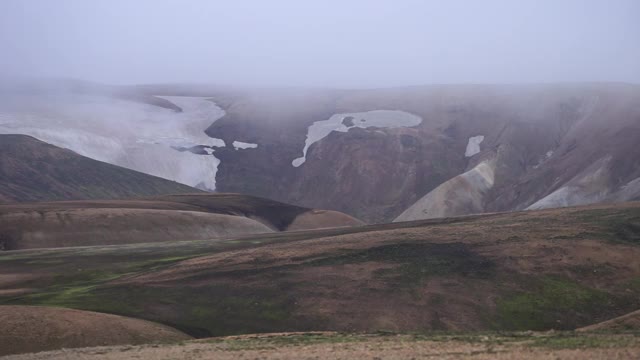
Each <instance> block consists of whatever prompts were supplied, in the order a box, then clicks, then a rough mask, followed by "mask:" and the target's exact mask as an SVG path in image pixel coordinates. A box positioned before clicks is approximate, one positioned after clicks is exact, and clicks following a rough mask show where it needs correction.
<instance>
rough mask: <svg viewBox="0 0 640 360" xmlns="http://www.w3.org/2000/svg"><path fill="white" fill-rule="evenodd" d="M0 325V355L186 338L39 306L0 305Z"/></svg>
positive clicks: (135, 322)
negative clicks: (0, 327)
mask: <svg viewBox="0 0 640 360" xmlns="http://www.w3.org/2000/svg"><path fill="white" fill-rule="evenodd" d="M0 323H2V329H0V356H3V355H8V354H19V353H26V352H40V351H47V350H57V349H69V348H80V347H92V346H106V345H122V344H149V343H154V342H155V343H157V342H176V341H181V340H188V339H189V338H190V337H189V336H188V335H186V334H183V333H181V332H180V331H177V330H175V329H171V328H169V327H167V326H163V325H160V324H154V323H152V322H149V321H144V320H139V319H132V318H125V317H122V316H116V315H109V314H100V313H95V312H90V311H81V310H72V309H63V308H53V307H41V306H0Z"/></svg>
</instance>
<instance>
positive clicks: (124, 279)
mask: <svg viewBox="0 0 640 360" xmlns="http://www.w3.org/2000/svg"><path fill="white" fill-rule="evenodd" d="M639 257H640V203H637V202H634V203H625V204H619V205H608V206H603V205H600V206H591V207H581V208H566V209H554V210H539V211H528V212H519V213H503V214H490V215H478V216H467V217H459V218H447V219H441V220H423V221H415V222H405V223H395V224H387V225H371V226H364V227H352V228H341V229H324V230H314V231H305V232H302V231H299V232H288V233H286V232H285V233H273V234H261V235H257V236H255V235H254V236H246V237H242V238H237V239H232V240H223V241H187V242H173V243H155V244H137V245H127V246H111V247H87V248H67V249H54V250H47V251H43V250H27V251H18V252H7V253H4V254H0V274H2V275H1V276H0V303H4V304H21V305H24V304H31V305H54V306H64V307H70V308H77V309H84V310H93V311H101V312H108V313H115V314H120V315H128V316H136V317H140V318H143V319H147V320H152V321H156V322H160V323H164V324H167V325H170V326H172V327H175V328H178V329H180V330H182V331H184V332H186V333H188V334H190V335H192V336H196V337H206V336H212V335H231V334H245V333H256V332H281V331H308V330H334V331H349V332H351V331H357V332H360V331H365V332H372V331H378V330H386V331H403V332H405V331H432V330H457V331H463V330H464V331H469V330H547V329H575V328H578V327H582V326H586V325H589V324H593V323H597V322H600V321H605V320H608V319H611V318H614V317H616V316H620V315H623V314H626V313H629V312H631V311H635V310H637V309H639V308H640V300H639V299H640V288H639V287H638V284H637V283H638V279H640V263H638V261H637V259H638V258H639Z"/></svg>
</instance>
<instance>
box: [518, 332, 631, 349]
mask: <svg viewBox="0 0 640 360" xmlns="http://www.w3.org/2000/svg"><path fill="white" fill-rule="evenodd" d="M637 343H638V340H637V338H635V337H634V336H615V335H609V334H604V335H594V334H588V335H585V334H577V333H560V334H557V335H555V336H541V337H537V338H535V339H534V340H533V342H532V343H531V344H530V345H531V346H536V347H545V348H550V349H590V348H612V347H628V346H631V345H633V344H637Z"/></svg>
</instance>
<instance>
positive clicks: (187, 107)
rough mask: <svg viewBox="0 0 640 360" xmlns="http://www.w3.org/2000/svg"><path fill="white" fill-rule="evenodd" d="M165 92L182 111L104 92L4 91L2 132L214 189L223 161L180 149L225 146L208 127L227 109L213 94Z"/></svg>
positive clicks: (1, 109) (184, 182)
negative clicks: (17, 93) (26, 93)
mask: <svg viewBox="0 0 640 360" xmlns="http://www.w3.org/2000/svg"><path fill="white" fill-rule="evenodd" d="M163 98H165V99H167V100H169V101H171V102H172V103H174V104H176V105H177V106H179V107H181V108H182V109H183V111H182V112H180V113H176V112H174V111H172V110H169V109H165V108H162V107H158V106H153V105H148V104H140V103H135V102H130V101H125V100H118V99H112V98H107V97H101V96H87V95H39V96H10V97H5V98H3V99H1V100H0V119H2V123H1V124H0V133H2V134H25V135H31V136H33V137H35V138H38V139H40V140H42V141H45V142H48V143H51V144H53V145H56V146H59V147H63V148H68V149H70V150H73V151H75V152H77V153H78V154H81V155H84V156H87V157H90V158H93V159H96V160H100V161H105V162H108V163H112V164H115V165H119V166H123V167H126V168H130V169H133V170H137V171H141V172H144V173H148V174H151V175H155V176H159V177H163V178H165V179H170V180H174V181H177V182H180V183H183V184H187V185H191V186H201V187H202V186H203V187H205V188H207V189H210V190H214V189H215V176H216V173H217V169H218V165H219V163H220V161H219V160H218V159H217V158H216V157H215V156H205V155H198V154H193V153H191V152H188V151H178V150H176V149H180V148H190V147H193V146H205V147H221V146H224V141H223V140H221V139H214V138H211V137H209V136H207V135H206V134H205V133H204V130H205V129H207V128H208V127H209V126H210V125H211V124H212V123H213V122H215V121H216V120H218V119H219V118H221V117H222V116H223V115H224V111H223V110H222V109H220V108H219V107H217V106H216V105H215V104H214V103H213V102H211V101H209V100H208V98H200V97H181V96H164V97H163ZM205 151H206V150H205ZM212 152H213V151H212Z"/></svg>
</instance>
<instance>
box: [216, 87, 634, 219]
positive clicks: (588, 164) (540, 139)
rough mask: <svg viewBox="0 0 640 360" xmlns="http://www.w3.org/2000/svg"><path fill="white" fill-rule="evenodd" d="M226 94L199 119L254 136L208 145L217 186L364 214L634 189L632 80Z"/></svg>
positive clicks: (506, 205)
mask: <svg viewBox="0 0 640 360" xmlns="http://www.w3.org/2000/svg"><path fill="white" fill-rule="evenodd" d="M212 97H213V99H214V100H215V99H216V95H215V94H212ZM224 101H225V102H226V103H227V105H226V107H225V111H226V114H225V116H224V117H222V118H221V119H219V120H217V121H216V122H215V123H213V124H212V125H211V126H210V127H209V129H208V130H207V133H208V134H209V135H210V136H213V137H216V138H221V139H227V138H229V139H240V141H245V142H250V143H255V144H258V147H257V148H256V149H252V150H251V152H245V153H239V152H233V151H230V150H228V149H221V150H220V151H218V152H217V155H216V156H217V157H218V158H219V159H220V160H221V164H220V166H219V170H218V175H217V184H218V189H220V190H221V191H233V192H247V193H250V194H255V195H259V196H266V197H270V198H274V199H278V200H280V201H285V202H289V203H293V204H300V205H304V206H314V207H321V208H328V209H334V210H338V211H343V212H346V213H348V214H352V215H354V216H356V217H358V218H361V219H363V220H365V221H367V222H386V221H391V220H394V219H397V220H399V221H400V220H411V219H421V218H431V217H441V216H454V215H463V214H470V213H481V212H495V211H512V210H523V209H527V208H529V209H538V208H547V207H557V206H570V205H579V204H589V203H596V202H618V201H627V200H634V199H639V198H640V148H638V147H637V146H636V144H638V143H640V86H637V85H629V84H617V83H602V84H600V83H593V84H591V83H584V84H537V85H434V86H423V87H411V88H397V89H378V90H341V91H337V90H300V89H297V90H289V91H287V90H282V91H272V92H266V91H263V92H261V91H255V92H247V93H244V94H240V95H238V94H236V100H229V99H228V98H225V99H224ZM416 117H417V118H418V119H419V120H418V122H419V123H417V124H416V122H415V120H414V119H415V118H416ZM354 120H355V122H354Z"/></svg>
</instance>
